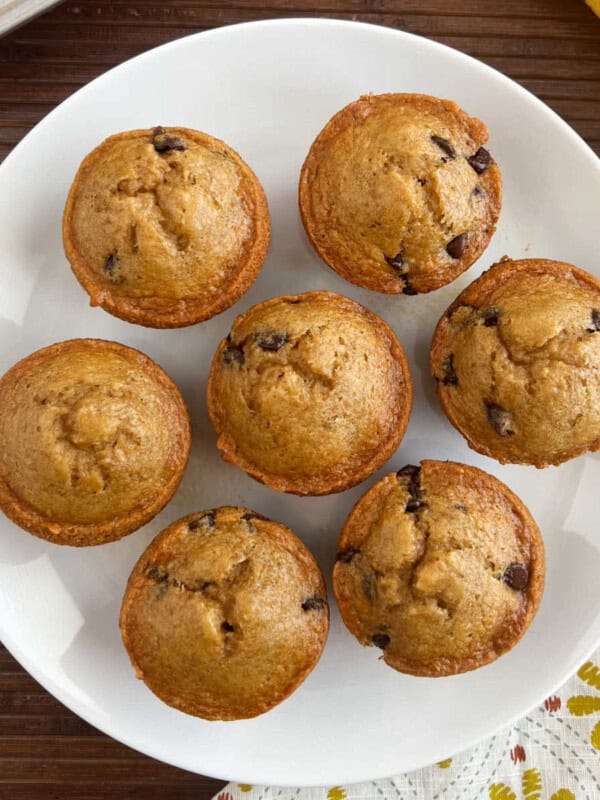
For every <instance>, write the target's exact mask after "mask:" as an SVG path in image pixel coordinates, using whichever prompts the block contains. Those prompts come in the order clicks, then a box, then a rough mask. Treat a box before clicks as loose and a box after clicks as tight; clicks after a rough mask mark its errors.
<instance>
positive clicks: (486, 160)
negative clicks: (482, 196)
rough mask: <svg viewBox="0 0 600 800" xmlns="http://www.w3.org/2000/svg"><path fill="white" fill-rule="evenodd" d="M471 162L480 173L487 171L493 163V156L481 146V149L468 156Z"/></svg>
mask: <svg viewBox="0 0 600 800" xmlns="http://www.w3.org/2000/svg"><path fill="white" fill-rule="evenodd" d="M467 161H468V162H469V164H470V165H471V166H472V167H473V169H474V170H475V172H476V173H477V174H478V175H481V173H482V172H485V171H486V169H487V168H488V167H489V165H490V164H491V163H492V157H491V155H490V154H489V152H488V151H487V150H486V149H485V147H480V148H479V150H478V151H477V152H476V153H475V154H474V155H472V156H469V158H467Z"/></svg>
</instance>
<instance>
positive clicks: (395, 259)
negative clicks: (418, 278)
mask: <svg viewBox="0 0 600 800" xmlns="http://www.w3.org/2000/svg"><path fill="white" fill-rule="evenodd" d="M385 260H386V261H387V263H388V264H389V265H390V267H393V268H394V269H397V270H398V272H404V271H405V269H406V267H405V266H404V260H403V259H402V251H401V250H400V252H399V253H396V255H395V256H385Z"/></svg>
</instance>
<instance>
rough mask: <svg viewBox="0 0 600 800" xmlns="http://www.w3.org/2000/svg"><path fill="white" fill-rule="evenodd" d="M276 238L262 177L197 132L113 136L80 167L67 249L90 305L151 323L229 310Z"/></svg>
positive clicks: (186, 321)
mask: <svg viewBox="0 0 600 800" xmlns="http://www.w3.org/2000/svg"><path fill="white" fill-rule="evenodd" d="M269 237H270V227H269V211H268V208H267V201H266V198H265V194H264V192H263V189H262V186H261V185H260V183H259V181H258V179H257V177H256V175H254V173H253V172H252V170H251V169H250V167H248V165H247V164H245V163H244V162H243V161H242V159H241V158H240V157H239V155H238V154H237V153H236V152H235V151H234V150H232V149H231V148H230V147H228V146H227V145H226V144H224V143H223V142H221V141H219V140H218V139H213V137H212V136H208V134H206V133H200V132H199V131H194V130H190V129H189V128H161V127H158V128H152V129H151V130H135V131H125V132H124V133H118V134H116V135H115V136H111V137H110V138H109V139H106V141H104V142H103V143H102V144H101V145H99V146H98V147H97V148H96V149H95V150H93V151H92V152H91V153H90V154H89V155H88V156H87V157H86V158H85V159H84V161H83V163H82V164H81V166H80V167H79V171H78V172H77V175H76V176H75V180H74V181H73V185H72V186H71V190H70V192H69V197H68V199H67V204H66V207H65V212H64V217H63V241H64V247H65V253H66V256H67V258H68V260H69V261H70V263H71V267H72V269H73V272H74V273H75V276H76V278H77V279H78V281H79V282H80V283H81V285H82V286H83V288H84V289H85V290H86V292H87V293H88V294H89V295H90V300H91V304H92V305H93V306H95V305H99V306H102V308H103V309H104V310H105V311H108V312H109V313H110V314H114V315H115V316H116V317H120V318H121V319H124V320H127V321H128V322H135V323H138V324H139V325H146V326H148V327H151V328H177V327H181V326H184V325H192V324H193V323H195V322H201V321H202V320H205V319H209V318H210V317H213V316H214V315H215V314H219V313H220V312H221V311H223V310H224V309H226V308H229V306H231V305H232V304H233V303H235V302H236V300H238V299H239V298H240V297H241V296H242V295H243V294H244V292H246V291H247V290H248V288H249V287H250V286H251V284H252V283H253V281H254V280H255V278H256V277H257V275H258V273H259V272H260V269H261V267H262V264H263V262H264V260H265V258H266V255H267V249H268V246H269Z"/></svg>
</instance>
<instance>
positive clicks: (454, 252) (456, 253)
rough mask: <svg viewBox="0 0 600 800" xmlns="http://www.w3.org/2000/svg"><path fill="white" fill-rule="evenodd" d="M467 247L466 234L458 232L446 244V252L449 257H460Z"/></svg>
mask: <svg viewBox="0 0 600 800" xmlns="http://www.w3.org/2000/svg"><path fill="white" fill-rule="evenodd" d="M466 249H467V234H466V233H460V234H459V235H458V236H455V237H454V239H452V241H451V242H448V244H447V245H446V252H447V253H448V255H449V256H450V258H461V257H462V255H463V253H464V252H465V250H466Z"/></svg>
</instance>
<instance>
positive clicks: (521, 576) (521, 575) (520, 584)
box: [502, 564, 529, 592]
mask: <svg viewBox="0 0 600 800" xmlns="http://www.w3.org/2000/svg"><path fill="white" fill-rule="evenodd" d="M502 580H503V581H504V583H505V584H506V585H507V586H509V587H510V588H511V589H514V590H515V591H518V592H520V591H521V590H522V589H524V588H525V587H526V586H527V584H528V583H529V570H528V569H527V567H526V566H525V565H524V564H509V565H508V567H507V568H506V569H505V570H504V575H503V576H502Z"/></svg>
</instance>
